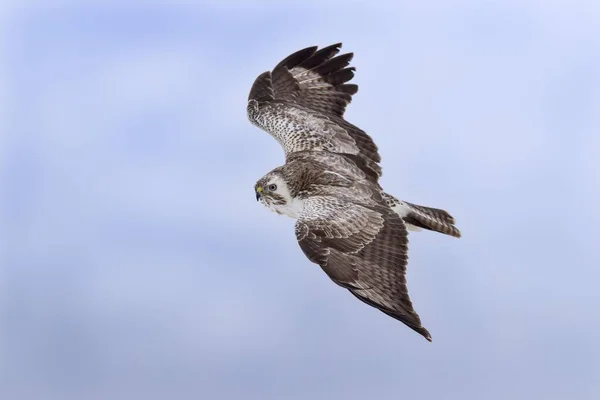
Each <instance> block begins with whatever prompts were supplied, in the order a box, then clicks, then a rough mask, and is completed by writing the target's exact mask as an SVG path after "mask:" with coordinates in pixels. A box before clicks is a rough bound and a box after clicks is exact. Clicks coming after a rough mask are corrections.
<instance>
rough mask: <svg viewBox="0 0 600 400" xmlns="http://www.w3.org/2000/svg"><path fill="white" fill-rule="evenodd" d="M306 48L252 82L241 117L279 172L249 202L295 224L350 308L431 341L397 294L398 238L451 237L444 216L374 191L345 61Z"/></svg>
mask: <svg viewBox="0 0 600 400" xmlns="http://www.w3.org/2000/svg"><path fill="white" fill-rule="evenodd" d="M341 47H342V43H336V44H333V45H330V46H326V47H323V48H321V49H319V48H318V46H311V47H307V48H304V49H302V50H299V51H296V52H294V53H292V54H291V55H289V56H287V57H285V58H284V59H283V60H281V61H280V62H279V63H278V64H277V65H276V66H275V67H274V68H273V69H272V70H270V71H266V72H263V73H261V74H260V75H258V76H257V78H256V79H255V81H254V83H253V84H252V86H251V88H250V93H249V95H248V103H247V109H246V111H247V116H248V119H249V120H250V122H251V123H252V124H253V125H255V126H257V127H258V128H260V129H261V130H263V131H266V132H267V133H269V134H270V135H271V136H272V137H273V138H275V140H277V142H279V144H280V145H281V147H282V148H283V151H284V154H285V163H284V164H283V165H281V166H278V167H276V168H274V169H273V170H271V171H269V172H268V173H267V174H265V175H264V176H263V177H261V178H260V179H259V180H258V181H257V182H256V184H255V185H254V191H255V195H256V200H257V201H260V202H261V203H262V204H263V205H264V206H266V207H267V208H268V209H270V210H271V211H273V212H275V213H277V214H280V215H285V216H288V217H291V218H293V219H295V220H296V224H295V236H296V239H297V241H298V244H299V246H300V248H301V250H302V251H303V253H304V254H305V256H306V257H307V258H308V260H309V261H311V262H313V263H315V264H318V265H319V266H320V267H321V268H322V270H323V271H324V272H325V273H326V274H327V275H328V276H329V278H330V279H331V280H332V281H333V282H335V283H336V284H338V285H339V286H341V287H343V288H345V289H347V290H348V291H349V292H350V293H352V294H353V295H354V296H355V297H357V298H358V299H359V300H361V301H363V302H364V303H366V304H368V305H369V306H372V307H374V308H376V309H378V310H380V311H382V312H383V313H385V314H387V315H389V316H391V317H392V318H394V319H397V320H399V321H401V322H402V323H404V324H405V325H407V326H408V327H409V328H411V329H413V330H414V331H415V332H417V333H419V334H420V335H422V336H423V337H424V338H425V339H427V340H428V341H430V342H431V341H432V338H431V334H430V333H429V331H428V330H427V329H426V328H425V327H423V325H422V323H421V319H420V317H419V315H418V314H417V312H416V311H415V310H414V307H413V304H412V302H411V300H410V297H409V295H408V290H407V281H406V268H407V264H408V230H411V231H419V230H422V229H426V230H429V231H435V232H439V233H442V234H445V235H449V236H453V237H456V238H459V237H461V232H460V230H459V229H458V228H457V227H456V225H455V220H454V218H453V217H452V215H451V214H450V213H448V212H447V211H446V210H443V209H439V208H432V207H426V206H421V205H417V204H413V203H409V202H407V201H404V200H399V199H398V198H396V197H394V196H392V195H390V194H388V193H386V192H385V191H384V190H383V188H382V187H381V185H380V183H379V178H380V177H381V176H382V168H381V165H380V163H381V156H380V155H379V150H378V147H377V145H376V144H375V142H374V140H373V139H372V137H371V136H370V135H368V134H367V133H366V132H364V131H363V130H362V129H360V128H358V127H356V126H355V125H353V124H351V123H350V122H348V121H347V120H346V119H345V118H344V113H345V110H346V107H347V105H348V104H349V103H350V102H351V101H352V96H353V95H354V94H356V93H357V92H358V85H356V84H353V83H349V82H350V81H351V80H352V78H353V77H354V72H355V68H354V67H350V66H349V64H350V61H351V60H352V58H353V53H345V54H341V55H338V53H339V52H340V50H341Z"/></svg>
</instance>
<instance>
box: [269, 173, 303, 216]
mask: <svg viewBox="0 0 600 400" xmlns="http://www.w3.org/2000/svg"><path fill="white" fill-rule="evenodd" d="M272 184H275V185H277V190H275V193H277V194H278V195H280V196H282V197H283V198H284V199H285V202H286V203H285V204H273V203H271V202H266V201H263V202H262V203H263V204H264V205H265V206H266V207H267V208H268V209H269V210H271V211H273V212H274V213H277V214H279V215H285V216H288V217H290V218H294V219H296V218H298V217H300V214H302V211H303V210H304V200H301V199H298V198H292V196H291V194H290V190H289V189H288V185H287V183H285V181H284V180H283V179H282V178H281V177H280V176H274V177H273V178H271V179H270V180H269V181H268V183H267V185H266V186H267V187H268V186H269V185H272Z"/></svg>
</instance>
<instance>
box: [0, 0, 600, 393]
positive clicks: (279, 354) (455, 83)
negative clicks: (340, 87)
mask: <svg viewBox="0 0 600 400" xmlns="http://www.w3.org/2000/svg"><path fill="white" fill-rule="evenodd" d="M7 4H8V5H5V6H4V8H3V10H2V12H1V13H0V20H1V22H2V24H1V25H2V28H1V32H2V35H1V36H2V47H1V51H2V53H3V57H1V58H0V59H1V60H2V61H1V62H0V64H1V69H0V72H1V74H0V75H1V83H0V88H2V93H3V95H2V96H1V97H0V105H1V106H2V107H0V108H2V109H3V110H2V114H1V115H2V125H3V129H2V133H1V140H0V153H1V154H0V226H2V229H0V232H1V235H0V238H1V243H2V247H0V398H3V399H11V400H21V399H23V400H30V399H31V400H33V399H44V400H48V399H86V400H87V399H115V400H120V399H137V398H143V399H148V400H154V399H167V398H177V399H198V398H201V399H223V400H228V399H240V398H244V399H261V400H270V399H273V400H275V399H277V400H279V399H286V400H287V399H290V400H295V399H307V398H310V399H314V400H320V399H335V398H344V399H346V400H354V399H365V398H367V399H397V398H404V397H405V398H417V399H434V398H435V399H437V398H440V399H449V400H450V399H461V400H465V399H486V400H494V399H507V398H510V399H531V398H544V399H547V400H552V399H565V398H570V399H582V400H584V399H597V398H600V347H599V346H598V338H600V313H599V312H598V310H599V308H600V291H598V288H597V286H598V281H599V280H600V250H599V246H598V238H599V236H600V228H599V226H600V211H599V209H598V206H597V205H598V204H600V185H598V182H600V135H599V133H600V24H598V23H597V21H598V20H600V5H598V3H597V2H595V1H592V0H590V1H569V2H567V1H541V0H540V1H534V0H522V1H516V0H510V1H502V2H500V1H488V2H480V1H477V0H461V1H454V0H453V1H441V0H439V1H423V2H412V1H393V2H392V1H389V2H358V1H353V2H343V3H342V2H328V3H318V2H312V1H305V2H302V3H300V2H285V3H284V2H277V3H275V2H267V1H257V2H252V3H250V2H244V3H242V2H226V1H224V2H203V3H201V2H199V3H198V4H196V5H188V4H181V5H180V4H177V5H159V4H158V3H156V4H155V5H152V6H148V5H143V4H142V3H141V2H140V3H136V2H120V3H117V2H110V3H106V4H104V5H100V3H98V4H96V3H95V2H94V3H93V4H92V3H90V4H89V5H86V6H81V5H79V6H78V5H74V3H73V4H68V3H64V4H61V5H60V6H59V5H55V6H54V7H49V6H44V5H41V4H40V3H36V2H33V3H30V4H29V5H23V3H18V4H19V5H17V3H14V4H12V5H11V4H10V2H9V3H7ZM336 42H343V43H344V47H343V50H345V51H351V52H354V53H355V57H354V60H353V65H354V66H356V68H357V71H356V76H355V79H354V80H355V83H357V84H358V85H359V86H360V90H359V92H358V94H357V95H356V96H354V100H353V102H352V104H351V105H350V106H349V107H348V110H347V113H346V117H347V119H348V120H349V121H351V122H352V123H354V124H356V125H358V126H360V127H361V128H362V129H364V130H365V131H367V132H368V133H369V134H370V135H372V136H373V138H374V140H375V141H376V143H377V144H378V146H379V148H380V153H381V155H382V158H383V161H382V166H383V171H384V175H383V177H382V179H381V183H382V185H383V187H384V188H385V190H386V191H387V192H389V193H392V194H394V195H395V196H397V197H399V198H402V199H404V200H407V201H410V202H413V203H417V204H423V205H428V206H433V207H439V208H444V209H447V210H449V211H450V212H451V213H452V214H453V215H454V216H455V217H456V219H457V224H458V227H459V228H460V229H461V231H462V232H463V237H462V238H461V239H454V238H451V237H447V236H443V235H439V234H436V233H432V232H418V233H411V235H410V253H409V267H408V287H409V291H410V295H411V298H412V300H413V303H414V306H415V309H416V310H417V312H418V313H419V315H420V316H421V319H422V321H423V324H424V326H425V327H426V328H427V329H428V330H429V331H430V332H431V334H432V337H433V343H428V342H427V341H425V340H424V339H423V338H422V337H420V336H419V335H417V334H416V333H414V332H413V331H411V330H410V329H408V328H407V327H405V326H404V325H403V324H401V323H399V322H398V321H395V320H393V319H391V318H389V317H387V316H385V315H384V314H383V313H381V312H379V311H377V310H375V309H373V308H371V307H368V306H366V305H364V304H363V303H361V302H359V301H358V300H356V299H355V298H354V297H353V296H351V295H350V294H349V293H348V292H347V291H345V290H343V289H341V288H339V287H338V286H337V285H335V284H334V283H333V282H331V281H330V280H329V278H328V277H327V276H326V275H325V274H324V273H323V271H322V270H321V269H320V268H319V267H318V266H317V265H315V264H312V263H310V262H309V261H308V260H307V259H306V258H305V256H304V255H303V254H302V252H301V251H300V249H299V247H298V244H297V242H296V240H295V237H294V233H293V226H294V221H293V220H292V219H288V218H285V217H282V216H277V215H275V214H273V213H271V212H269V211H268V210H266V209H264V208H263V207H261V206H260V205H259V204H258V203H257V202H256V200H255V197H254V191H253V186H254V183H255V182H256V181H257V180H258V179H259V178H260V177H261V176H263V175H264V174H265V173H266V172H268V171H269V170H271V169H273V168H274V167H276V166H279V165H281V164H282V163H283V162H284V157H283V152H282V151H281V148H280V147H279V145H278V144H277V142H275V140H273V139H272V138H271V137H269V135H268V134H266V133H264V132H262V131H260V130H259V129H258V128H256V127H254V126H252V125H251V124H250V123H249V122H248V120H247V117H246V100H247V96H248V91H249V89H250V86H251V84H252V82H253V80H254V78H255V77H256V76H257V75H258V74H260V73H262V72H263V71H265V70H268V69H270V68H272V67H273V66H275V64H277V62H279V60H281V59H282V58H283V57H285V56H286V55H288V54H290V53H292V52H294V51H296V50H298V49H301V48H304V47H307V46H311V45H319V46H326V45H329V44H332V43H336Z"/></svg>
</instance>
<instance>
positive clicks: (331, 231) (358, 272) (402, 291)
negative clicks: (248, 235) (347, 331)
mask: <svg viewBox="0 0 600 400" xmlns="http://www.w3.org/2000/svg"><path fill="white" fill-rule="evenodd" d="M296 237H297V239H298V242H299V244H300V247H301V248H302V251H303V252H304V254H305V255H306V256H307V257H308V259H309V260H310V261H312V262H314V263H316V264H319V265H320V266H321V268H323V270H324V271H325V273H327V275H328V276H329V277H330V278H331V279H332V280H333V281H334V282H335V283H337V284H338V285H340V286H342V287H344V288H346V289H348V290H349V291H350V292H351V293H352V294H353V295H354V296H356V297H357V298H358V299H360V300H361V301H363V302H365V303H366V304H368V305H370V306H372V307H375V308H377V309H379V310H381V311H382V312H384V313H386V314H388V315H389V316H391V317H393V318H395V319H397V320H399V321H401V322H403V323H404V324H406V325H407V326H409V327H410V328H412V329H413V330H415V331H416V332H418V333H420V334H421V335H423V336H424V337H425V338H426V339H427V340H429V341H431V335H430V334H429V332H428V331H427V329H425V328H424V327H423V326H422V324H421V320H420V318H419V316H418V315H417V313H416V312H415V310H414V308H413V305H412V302H411V300H410V298H409V295H408V290H407V287H406V265H407V262H408V256H407V252H408V233H407V231H406V227H405V226H404V223H403V222H402V219H401V218H400V217H399V216H398V215H397V214H395V213H393V212H392V211H391V210H389V209H388V208H387V207H385V206H379V205H368V206H367V205H362V204H357V203H352V202H348V201H344V200H341V199H339V198H337V197H328V196H315V197H310V198H308V199H307V200H306V203H305V206H304V211H303V213H302V215H301V216H300V218H299V219H298V221H297V222H296Z"/></svg>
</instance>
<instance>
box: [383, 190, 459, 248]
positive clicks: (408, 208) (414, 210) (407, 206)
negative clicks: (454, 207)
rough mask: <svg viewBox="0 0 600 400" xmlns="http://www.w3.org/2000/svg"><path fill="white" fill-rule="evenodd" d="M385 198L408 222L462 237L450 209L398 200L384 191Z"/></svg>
mask: <svg viewBox="0 0 600 400" xmlns="http://www.w3.org/2000/svg"><path fill="white" fill-rule="evenodd" d="M383 198H384V200H385V201H386V203H387V204H388V205H389V206H390V207H391V208H392V210H394V211H395V212H396V213H397V214H398V215H400V217H402V219H403V220H404V222H406V223H407V224H409V225H412V226H414V227H417V228H424V229H427V230H430V231H435V232H440V233H443V234H446V235H450V236H454V237H457V238H459V237H461V233H460V230H459V229H458V228H457V227H456V226H455V223H456V222H455V221H454V217H452V215H450V213H448V211H445V210H441V209H439V208H432V207H425V206H419V205H416V204H412V203H409V202H407V201H402V200H398V199H397V198H395V197H394V196H392V195H390V194H387V193H383Z"/></svg>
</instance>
